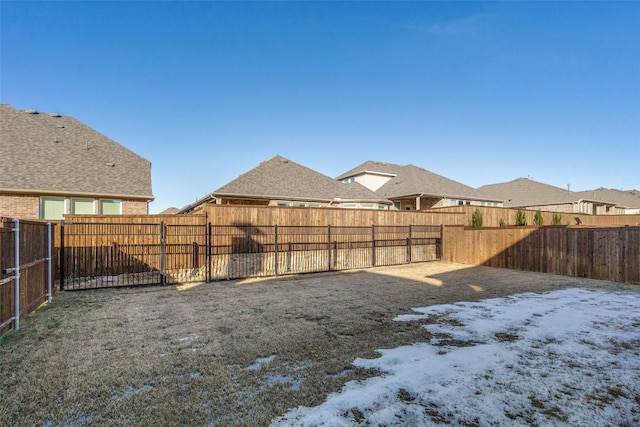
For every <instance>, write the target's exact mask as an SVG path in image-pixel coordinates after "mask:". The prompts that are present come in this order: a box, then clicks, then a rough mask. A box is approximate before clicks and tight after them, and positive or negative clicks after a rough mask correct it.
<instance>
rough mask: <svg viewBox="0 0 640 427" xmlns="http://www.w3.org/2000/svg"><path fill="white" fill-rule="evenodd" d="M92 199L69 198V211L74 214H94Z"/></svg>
mask: <svg viewBox="0 0 640 427" xmlns="http://www.w3.org/2000/svg"><path fill="white" fill-rule="evenodd" d="M93 204H94V203H93V199H71V213H72V214H76V215H92V214H94V213H95V212H94V207H93Z"/></svg>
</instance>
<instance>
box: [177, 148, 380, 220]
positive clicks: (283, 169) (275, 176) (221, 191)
mask: <svg viewBox="0 0 640 427" xmlns="http://www.w3.org/2000/svg"><path fill="white" fill-rule="evenodd" d="M223 196H224V197H247V198H263V199H270V200H277V199H281V200H305V201H318V202H330V201H339V202H371V203H385V204H391V202H390V201H389V200H386V199H384V198H382V197H380V196H379V195H377V194H376V193H374V192H373V191H371V190H369V189H368V188H366V187H364V186H362V185H360V184H358V183H351V184H343V183H341V182H338V181H336V180H334V179H333V178H331V177H328V176H326V175H323V174H321V173H320V172H316V171H314V170H313V169H310V168H308V167H306V166H302V165H300V164H298V163H296V162H293V161H291V160H289V159H286V158H284V157H281V156H275V157H273V158H272V159H270V160H267V161H264V162H262V163H260V165H258V166H257V167H255V168H253V169H251V170H250V171H248V172H246V173H243V174H242V175H240V176H239V177H238V178H236V179H234V180H233V181H231V182H229V183H227V184H225V185H223V186H222V187H220V188H218V189H217V190H215V191H214V192H212V193H211V194H209V195H207V196H205V197H204V198H202V199H200V200H198V201H197V202H196V203H195V204H194V205H192V206H190V207H193V206H196V205H198V204H200V203H202V202H203V201H205V200H206V199H209V198H211V197H223ZM182 210H183V211H184V210H185V208H183V209H182Z"/></svg>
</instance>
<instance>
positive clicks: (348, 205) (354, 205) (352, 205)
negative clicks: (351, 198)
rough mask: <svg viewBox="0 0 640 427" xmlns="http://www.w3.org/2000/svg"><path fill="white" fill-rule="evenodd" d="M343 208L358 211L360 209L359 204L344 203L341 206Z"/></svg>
mask: <svg viewBox="0 0 640 427" xmlns="http://www.w3.org/2000/svg"><path fill="white" fill-rule="evenodd" d="M340 207H343V208H349V209H356V208H357V207H358V204H357V203H343V204H341V205H340Z"/></svg>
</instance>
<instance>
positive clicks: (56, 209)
mask: <svg viewBox="0 0 640 427" xmlns="http://www.w3.org/2000/svg"><path fill="white" fill-rule="evenodd" d="M65 207H66V203H65V198H64V197H40V219H63V218H64V214H65Z"/></svg>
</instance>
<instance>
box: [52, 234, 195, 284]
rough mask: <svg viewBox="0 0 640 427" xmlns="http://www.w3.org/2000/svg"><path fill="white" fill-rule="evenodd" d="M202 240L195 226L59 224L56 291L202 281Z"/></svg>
mask: <svg viewBox="0 0 640 427" xmlns="http://www.w3.org/2000/svg"><path fill="white" fill-rule="evenodd" d="M207 241H208V237H207V226H206V225H201V224H195V225H186V224H166V223H164V222H160V223H155V224H152V223H118V222H110V223H93V222H86V223H84V222H62V223H61V225H60V260H59V265H60V273H59V276H60V277H59V279H60V289H61V290H76V289H95V288H110V287H120V286H140V285H157V284H170V283H184V282H189V281H202V280H206V279H207V269H208V266H207V264H208V263H207V262H206V257H207Z"/></svg>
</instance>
